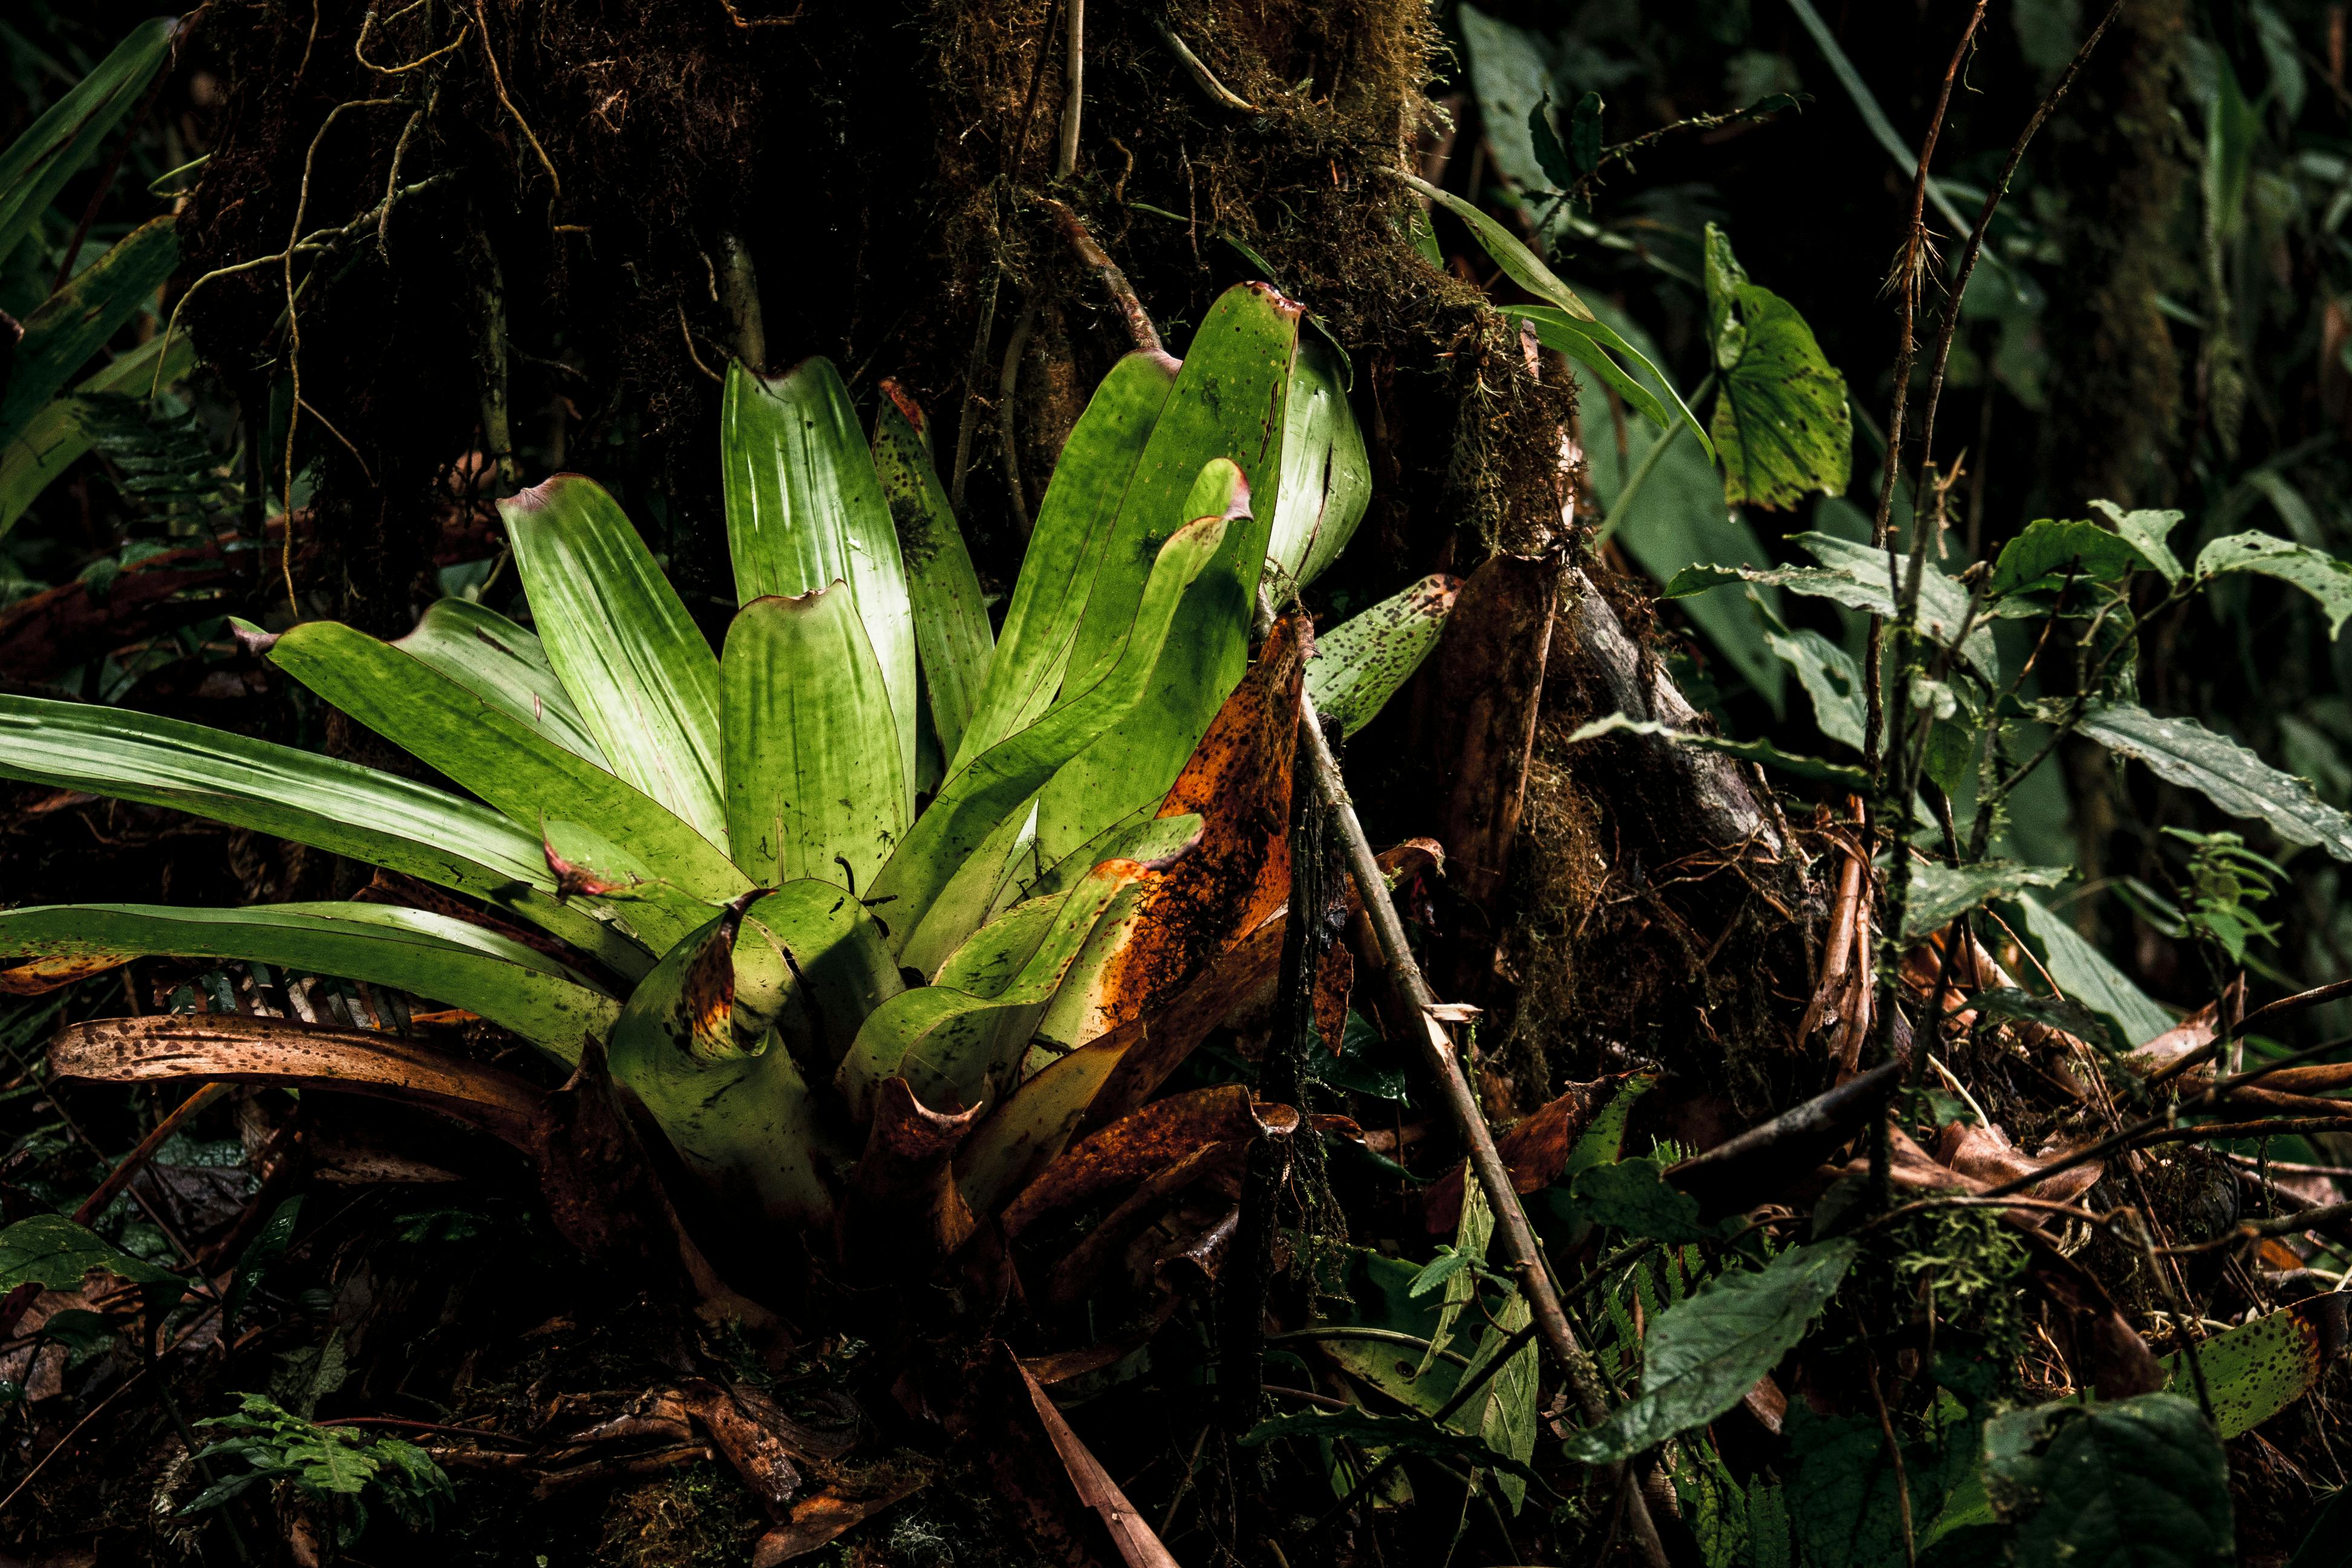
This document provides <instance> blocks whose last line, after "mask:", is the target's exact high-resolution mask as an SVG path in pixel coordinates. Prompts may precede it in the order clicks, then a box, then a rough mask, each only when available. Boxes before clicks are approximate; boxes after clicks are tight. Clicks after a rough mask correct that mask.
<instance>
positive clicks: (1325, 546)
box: [1265, 331, 1372, 598]
mask: <svg viewBox="0 0 2352 1568" xmlns="http://www.w3.org/2000/svg"><path fill="white" fill-rule="evenodd" d="M1346 377H1347V366H1346V363H1345V362H1343V361H1342V360H1341V359H1340V357H1339V351H1338V350H1337V349H1335V348H1333V347H1332V346H1331V345H1330V344H1329V343H1328V342H1325V341H1324V340H1323V337H1322V335H1321V334H1320V333H1318V332H1311V331H1310V332H1307V333H1304V334H1302V335H1301V336H1300V338H1299V340H1298V356H1297V360H1296V361H1295V362H1294V363H1293V364H1292V366H1291V373H1290V389H1289V394H1288V395H1287V397H1286V399H1285V401H1284V404H1283V419H1282V459H1281V461H1282V479H1281V484H1280V486H1279V488H1278V489H1277V491H1276V497H1275V499H1274V500H1273V503H1272V504H1273V506H1274V521H1273V524H1272V527H1271V529H1270V531H1269V532H1268V534H1267V536H1266V542H1265V555H1266V560H1267V562H1268V563H1270V564H1272V565H1273V567H1274V568H1275V570H1276V573H1277V574H1278V575H1277V577H1276V581H1277V582H1278V583H1283V584H1286V585H1287V587H1286V592H1285V593H1284V594H1283V595H1278V596H1279V597H1283V598H1287V597H1288V595H1289V593H1292V592H1295V591H1296V590H1297V588H1301V587H1304V586H1305V585H1306V584H1309V583H1312V582H1313V581H1315V579H1316V578H1318V577H1319V576H1321V575H1322V574H1323V569H1324V568H1325V567H1327V566H1328V565H1330V564H1331V563H1332V562H1333V561H1334V560H1336V559H1337V558H1338V556H1339V552H1340V551H1341V550H1343V549H1345V548H1346V547H1347V543H1348V541H1349V540H1350V539H1352V538H1354V537H1355V533H1356V525H1357V524H1358V523H1360V522H1361V521H1363V520H1364V509H1365V508H1366V507H1367V506H1369V505H1370V503H1371V499H1372V468H1371V459H1370V458H1369V457H1367V456H1366V455H1365V452H1364V433H1363V431H1362V430H1361V429H1360V427H1359V426H1357V424H1356V415H1355V411H1354V410H1353V409H1351V408H1349V406H1348V388H1347V379H1346Z"/></svg>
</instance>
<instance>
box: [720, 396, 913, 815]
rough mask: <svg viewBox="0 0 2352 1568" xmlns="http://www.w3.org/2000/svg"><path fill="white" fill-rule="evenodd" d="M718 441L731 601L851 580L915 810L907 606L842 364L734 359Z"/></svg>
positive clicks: (891, 532)
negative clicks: (773, 372)
mask: <svg viewBox="0 0 2352 1568" xmlns="http://www.w3.org/2000/svg"><path fill="white" fill-rule="evenodd" d="M719 461H720V472H719V478H720V489H721V490H722V491H723V492H724V494H725V497H726V502H727V545H728V549H729V551H730V552H731V553H732V554H733V556H734V558H735V598H736V602H737V603H738V604H740V605H749V604H751V601H752V600H754V599H760V598H766V597H769V596H771V595H774V596H777V597H782V598H794V597H797V596H799V595H803V594H808V593H813V592H815V591H816V590H818V589H821V588H824V587H827V586H829V585H831V584H834V583H835V582H842V583H846V584H849V596H850V599H851V601H852V602H853V603H854V604H856V606H857V616H858V619H859V620H861V621H863V622H864V623H865V624H866V638H867V640H868V641H869V642H871V643H872V644H873V646H874V657H875V659H876V661H877V663H878V664H879V665H880V666H881V668H882V684H883V686H884V688H885V689H887V690H888V692H889V693H890V708H891V712H892V714H893V716H894V718H895V720H896V723H897V729H896V731H895V733H896V735H897V737H898V750H899V760H900V769H901V776H902V777H903V778H904V780H905V782H906V788H907V792H908V793H907V809H908V811H909V812H910V813H911V812H912V810H913V808H914V787H915V705H916V693H915V613H914V605H913V601H912V600H911V599H910V598H909V597H908V591H907V571H906V566H905V564H904V563H903V561H902V559H901V557H900V555H899V552H898V529H897V527H896V525H895V524H894V523H893V521H892V520H891V515H890V503H889V501H888V500H887V498H886V497H885V496H884V495H883V492H882V479H881V476H880V474H879V473H878V472H877V470H876V468H875V466H874V452H873V449H872V447H869V446H868V445H867V444H866V437H865V433H864V432H863V431H862V430H861V429H860V428H859V427H858V420H857V410H856V407H855V406H854V405H852V404H851V403H850V401H849V389H848V387H846V386H845V385H844V384H842V380H841V373H840V372H839V371H837V370H835V369H834V367H833V362H832V361H831V360H828V359H824V358H816V359H807V360H803V361H802V362H801V363H799V364H797V365H794V366H793V368H792V370H791V371H790V372H788V373H787V374H784V375H782V376H778V377H776V378H774V379H772V380H771V379H769V378H768V377H765V376H761V375H758V374H754V373H753V372H751V371H750V370H747V369H745V368H744V367H743V365H742V364H741V363H740V362H737V363H730V365H729V366H728V367H727V392H726V397H725V399H724V401H723V402H722V404H721V405H720V407H719Z"/></svg>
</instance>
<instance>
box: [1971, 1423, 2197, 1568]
mask: <svg viewBox="0 0 2352 1568" xmlns="http://www.w3.org/2000/svg"><path fill="white" fill-rule="evenodd" d="M1985 1480H1986V1489H1987V1490H1988V1491H1989V1492H1990V1495H1991V1498H1992V1503H1993V1507H1994V1508H1995V1509H1996V1510H1998V1511H1999V1512H2000V1516H2001V1517H2002V1518H2003V1519H2005V1520H2008V1521H2011V1523H2013V1524H2014V1525H2015V1526H2016V1537H2015V1542H2014V1545H2013V1546H2012V1548H2011V1552H2012V1556H2013V1559H2014V1561H2015V1562H2016V1563H2018V1565H2019V1568H2142V1565H2143V1564H2147V1563H2163V1564H2167V1565H2168V1568H2205V1565H2210V1568H2227V1565H2228V1564H2230V1563H2234V1562H2236V1560H2237V1553H2236V1551H2235V1543H2234V1533H2235V1531H2234V1525H2233V1521H2232V1520H2231V1504H2230V1465H2229V1459H2228V1458H2227V1456H2225V1455H2224V1454H2223V1453H2222V1451H2221V1438H2220V1436H2218V1435H2217V1434H2216V1433H2215V1432H2214V1430H2213V1427H2212V1425H2211V1424H2210V1422H2208V1421H2207V1420H2206V1419H2205V1416H2204V1413H2203V1412H2202V1411H2200V1410H2199V1409H2198V1407H2197V1404H2196V1402H2195V1401H2194V1400H2189V1399H2183V1398H2181V1397H2180V1396H2179V1394H2136V1395H2134V1396H2132V1397H2131V1398H2128V1399H2119V1400H2116V1401H2114V1402H2113V1403H2101V1404H2078V1403H2075V1402H2073V1401H2067V1402H2063V1403H2061V1404H2058V1405H2041V1406H2038V1407H2035V1408H2032V1409H2028V1410H2015V1411H2011V1412H2010V1413H2009V1414H2007V1415H1999V1416H1995V1417H1994V1418H1993V1419H1992V1420H1991V1421H1990V1422H1988V1423H1986V1426H1985Z"/></svg>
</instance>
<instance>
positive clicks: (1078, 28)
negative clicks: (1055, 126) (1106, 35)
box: [1054, 0, 1087, 180]
mask: <svg viewBox="0 0 2352 1568" xmlns="http://www.w3.org/2000/svg"><path fill="white" fill-rule="evenodd" d="M1086 100H1087V0H1070V52H1069V68H1068V69H1067V70H1066V72H1064V79H1063V88H1062V155H1061V156H1060V157H1059V158H1058V159H1056V160H1055V163H1054V177H1055V179H1057V180H1066V179H1068V178H1069V177H1070V176H1071V175H1072V174H1076V173H1077V172H1078V120H1079V117H1080V115H1081V114H1082V113H1083V112H1084V110H1085V107H1086Z"/></svg>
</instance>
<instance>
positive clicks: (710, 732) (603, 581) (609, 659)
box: [499, 474, 727, 850]
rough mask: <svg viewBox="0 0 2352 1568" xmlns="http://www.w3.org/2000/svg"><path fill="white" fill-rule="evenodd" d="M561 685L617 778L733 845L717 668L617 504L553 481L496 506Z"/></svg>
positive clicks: (588, 486)
mask: <svg viewBox="0 0 2352 1568" xmlns="http://www.w3.org/2000/svg"><path fill="white" fill-rule="evenodd" d="M499 516H500V517H502V518H504V519H505V520H506V525H507V539H508V542H509V543H510V544H512V545H513V547H514V553H515V565H516V567H517V568H518V569H519V570H520V572H521V574H522V581H523V588H524V590H525V592H526V593H528V594H529V595H530V614H531V620H532V623H533V625H534V626H536V627H537V629H538V631H539V636H540V640H541V643H543V644H544V645H545V647H546V649H547V661H548V663H549V664H551V665H552V666H553V667H554V668H555V675H556V679H559V680H561V681H562V683H563V689H564V690H566V691H568V692H570V693H571V694H572V701H573V702H574V703H576V704H578V705H579V709H580V716H581V718H582V720H583V721H585V722H586V724H587V726H588V731H589V732H590V733H591V734H593V735H594V736H595V737H596V744H597V747H598V749H600V750H601V751H603V752H604V760H605V761H606V762H607V763H610V764H611V766H612V769H613V771H614V773H617V774H619V775H620V776H621V777H622V778H624V779H626V780H627V781H628V782H629V783H631V784H635V785H636V787H637V788H638V789H640V790H643V791H644V792H645V793H646V794H647V795H651V796H653V797H654V799H656V800H657V801H659V802H660V803H661V804H662V805H666V806H667V807H669V809H670V810H671V811H672V812H674V813H675V814H677V816H681V817H683V818H685V819H686V822H687V825H688V826H690V827H692V828H694V829H695V830H696V831H697V832H698V833H700V834H701V835H702V836H703V837H705V838H708V839H709V840H710V842H711V843H712V844H714V845H717V846H718V847H719V848H720V849H721V850H724V849H725V848H726V847H727V805H726V784H725V775H724V774H723V773H721V772H720V765H719V756H720V742H719V661H718V659H717V658H713V657H712V655H711V652H710V645H709V643H708V642H706V641H704V640H703V636H702V633H701V631H700V630H699V629H698V627H697V626H695V624H694V618H693V617H692V616H689V615H688V614H687V610H686V605H685V604H684V603H683V602H682V601H681V600H680V599H679V598H678V596H677V589H675V588H673V587H671V586H670V585H669V579H667V577H664V576H663V575H662V572H661V568H660V567H659V566H657V565H656V564H655V563H654V558H653V552H650V551H648V550H647V549H646V544H645V541H644V540H642V539H639V538H638V537H637V531H636V529H635V526H634V525H633V524H632V523H631V522H630V521H629V520H628V518H627V517H626V516H625V515H623V513H622V511H621V508H620V504H619V503H618V502H616V501H614V500H613V498H612V497H611V496H610V495H608V494H606V493H605V491H604V487H603V486H601V485H599V484H597V483H596V482H595V481H594V480H593V479H583V478H581V477H580V476H579V475H577V474H558V475H556V476H555V477H554V478H553V479H549V480H548V481H547V482H546V483H545V484H542V485H539V486H536V487H534V488H533V489H527V490H525V491H523V492H522V493H521V494H520V495H517V496H510V497H509V498H508V499H507V500H502V501H500V502H499Z"/></svg>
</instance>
